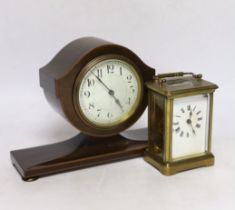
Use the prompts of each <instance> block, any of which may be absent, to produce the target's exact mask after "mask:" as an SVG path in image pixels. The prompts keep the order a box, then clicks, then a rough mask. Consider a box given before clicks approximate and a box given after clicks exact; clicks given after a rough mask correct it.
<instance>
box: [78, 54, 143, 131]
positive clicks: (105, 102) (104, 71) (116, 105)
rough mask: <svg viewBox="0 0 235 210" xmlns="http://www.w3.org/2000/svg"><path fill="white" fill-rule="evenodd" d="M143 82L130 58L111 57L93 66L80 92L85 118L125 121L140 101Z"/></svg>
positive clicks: (99, 122) (104, 123) (110, 123)
mask: <svg viewBox="0 0 235 210" xmlns="http://www.w3.org/2000/svg"><path fill="white" fill-rule="evenodd" d="M140 95H141V83H140V78H139V76H138V74H137V73H136V70H135V69H134V67H133V66H132V65H130V64H129V63H127V62H126V61H123V60H119V59H107V60H103V61H100V62H98V63H96V65H94V66H93V67H91V68H90V69H89V70H88V71H87V73H86V74H85V76H84V77H83V80H82V82H81V85H80V88H79V92H78V103H79V107H80V109H81V111H82V113H83V115H84V116H85V118H86V119H87V120H88V121H90V122H92V123H93V124H95V125H98V126H105V127H109V126H113V125H116V124H118V123H120V122H123V121H125V120H126V119H127V118H128V117H130V116H131V114H132V113H133V112H134V111H135V110H136V108H137V105H138V104H139V101H140Z"/></svg>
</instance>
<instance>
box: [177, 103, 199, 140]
mask: <svg viewBox="0 0 235 210" xmlns="http://www.w3.org/2000/svg"><path fill="white" fill-rule="evenodd" d="M202 121H203V117H202V111H201V110H200V109H199V108H197V106H196V105H194V106H191V105H190V104H188V105H186V106H183V107H181V108H180V109H179V112H177V113H176V114H175V116H174V122H173V131H174V132H175V133H177V134H179V136H180V137H186V138H189V137H190V136H193V135H196V134H197V130H198V129H200V128H201V122H202Z"/></svg>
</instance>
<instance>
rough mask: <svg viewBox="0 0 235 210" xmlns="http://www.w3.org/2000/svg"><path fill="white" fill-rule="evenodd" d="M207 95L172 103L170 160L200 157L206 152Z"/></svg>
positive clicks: (179, 99) (181, 99) (185, 98)
mask: <svg viewBox="0 0 235 210" xmlns="http://www.w3.org/2000/svg"><path fill="white" fill-rule="evenodd" d="M208 115H209V95H196V96H189V97H184V98H178V99H175V100H174V102H173V127H172V158H173V159H177V158H182V157H186V156H193V155H200V154H202V153H204V152H205V151H206V150H207V141H208Z"/></svg>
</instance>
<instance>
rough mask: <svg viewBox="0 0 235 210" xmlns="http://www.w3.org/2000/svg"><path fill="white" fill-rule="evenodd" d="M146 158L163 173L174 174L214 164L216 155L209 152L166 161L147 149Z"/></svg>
mask: <svg viewBox="0 0 235 210" xmlns="http://www.w3.org/2000/svg"><path fill="white" fill-rule="evenodd" d="M144 159H145V161H146V162H148V163H150V164H151V165H152V166H154V167H155V168H157V169H158V170H159V171H160V172H161V173H162V174H163V175H166V176H169V175H174V174H176V173H178V172H183V171H186V170H190V169H194V168H199V167H206V166H212V165H214V155H213V154H212V153H208V154H205V155H202V156H197V157H192V158H188V159H184V160H178V161H174V162H168V163H164V162H163V160H162V158H161V157H159V156H158V155H156V154H153V153H151V152H149V151H148V150H146V151H145V155H144Z"/></svg>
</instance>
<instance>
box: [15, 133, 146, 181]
mask: <svg viewBox="0 0 235 210" xmlns="http://www.w3.org/2000/svg"><path fill="white" fill-rule="evenodd" d="M131 132H132V134H133V136H136V137H138V136H143V132H146V129H138V130H135V131H131ZM146 140H147V139H145V138H144V139H143V141H142V140H141V141H139V140H138V141H135V140H130V139H128V138H126V137H124V136H122V135H115V136H111V137H105V138H104V137H102V138H98V137H91V136H88V135H86V134H83V133H80V134H78V135H77V136H75V137H73V138H71V139H69V140H66V141H63V142H59V143H55V144H50V145H45V146H39V147H33V148H28V149H21V150H15V151H11V153H10V154H11V161H12V164H13V165H14V166H15V168H16V169H17V171H18V172H19V174H20V175H21V177H22V179H23V180H24V181H28V182H30V181H34V180H36V179H37V178H39V177H42V176H46V175H51V174H55V173H60V172H65V171H69V170H75V169H81V168H86V167H90V166H95V165H100V164H104V163H110V162H115V161H119V160H125V159H130V158H135V157H139V156H143V154H144V150H145V149H146V147H147V141H146Z"/></svg>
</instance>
